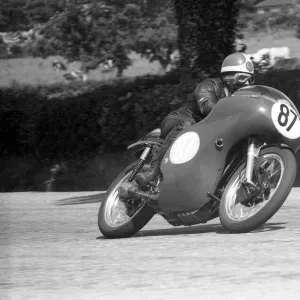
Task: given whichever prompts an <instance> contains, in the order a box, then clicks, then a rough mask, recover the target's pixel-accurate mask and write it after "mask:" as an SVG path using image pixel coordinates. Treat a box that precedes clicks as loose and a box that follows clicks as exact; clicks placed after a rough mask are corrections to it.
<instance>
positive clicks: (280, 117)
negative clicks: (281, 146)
mask: <svg viewBox="0 0 300 300" xmlns="http://www.w3.org/2000/svg"><path fill="white" fill-rule="evenodd" d="M271 114H272V120H273V123H274V125H275V127H276V128H277V130H278V131H279V132H280V133H281V134H282V135H283V136H285V137H286V138H288V139H297V138H299V137H300V120H299V116H298V112H297V111H295V109H294V108H293V107H291V106H290V105H288V103H287V102H284V101H282V102H281V101H278V102H276V103H275V104H274V105H273V107H272V112H271Z"/></svg>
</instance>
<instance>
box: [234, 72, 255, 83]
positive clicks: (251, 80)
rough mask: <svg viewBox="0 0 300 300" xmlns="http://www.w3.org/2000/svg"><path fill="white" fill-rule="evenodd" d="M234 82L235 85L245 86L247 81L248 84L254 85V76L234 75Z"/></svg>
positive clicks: (245, 74)
mask: <svg viewBox="0 0 300 300" xmlns="http://www.w3.org/2000/svg"><path fill="white" fill-rule="evenodd" d="M234 80H235V82H236V83H237V84H245V83H246V82H247V81H249V83H250V84H253V83H254V80H255V78H254V75H252V74H247V73H236V74H235V75H234Z"/></svg>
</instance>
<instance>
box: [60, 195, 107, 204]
mask: <svg viewBox="0 0 300 300" xmlns="http://www.w3.org/2000/svg"><path fill="white" fill-rule="evenodd" d="M105 195H106V194H105V193H100V194H94V195H89V196H80V197H72V198H66V199H61V200H58V201H56V202H55V204H56V205H75V204H87V203H97V202H99V203H100V202H102V201H103V200H104V198H105Z"/></svg>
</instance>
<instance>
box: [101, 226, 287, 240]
mask: <svg viewBox="0 0 300 300" xmlns="http://www.w3.org/2000/svg"><path fill="white" fill-rule="evenodd" d="M284 224H287V223H267V224H265V225H263V226H261V227H259V228H257V229H256V230H254V231H251V232H249V233H259V232H267V231H273V230H280V229H284V228H285V226H281V225H284ZM211 232H215V233H216V234H234V233H231V232H229V231H228V230H227V229H225V228H224V227H223V226H222V225H221V224H211V225H210V224H207V225H198V226H192V227H180V228H179V227H177V228H168V229H155V230H143V231H140V232H138V233H137V234H135V235H134V236H133V237H132V238H139V237H145V236H164V235H170V236H171V235H190V234H203V233H211ZM97 239H105V237H103V236H99V237H97Z"/></svg>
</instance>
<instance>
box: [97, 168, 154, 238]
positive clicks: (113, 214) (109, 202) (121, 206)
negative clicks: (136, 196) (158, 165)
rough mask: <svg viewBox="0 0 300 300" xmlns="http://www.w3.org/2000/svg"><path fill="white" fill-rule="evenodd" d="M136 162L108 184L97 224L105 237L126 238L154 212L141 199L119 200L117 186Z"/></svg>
mask: <svg viewBox="0 0 300 300" xmlns="http://www.w3.org/2000/svg"><path fill="white" fill-rule="evenodd" d="M135 165H136V163H132V164H131V165H129V166H128V167H127V168H126V169H125V170H123V171H122V172H121V173H120V174H119V175H118V177H117V178H116V179H115V180H114V181H113V183H112V184H111V185H110V187H109V189H108V191H107V194H106V197H105V200H104V201H103V203H102V204H101V205H100V209H99V213H98V226H99V229H100V231H101V233H102V234H103V235H104V236H105V237H106V238H111V239H112V238H127V237H130V236H132V235H134V234H135V233H137V232H138V231H139V230H141V229H142V228H143V227H144V226H145V225H146V224H147V223H148V222H149V221H150V220H151V218H152V217H153V216H154V214H155V212H154V211H153V209H152V208H151V207H150V206H148V205H147V204H146V203H145V202H142V201H131V202H130V203H125V202H123V201H121V200H120V198H119V193H118V188H119V186H120V184H121V183H122V182H124V181H126V180H128V178H129V176H130V174H131V173H132V170H133V168H134V167H135Z"/></svg>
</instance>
